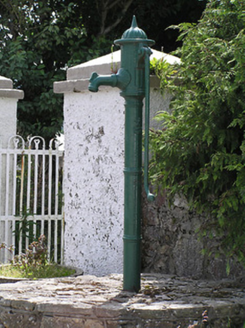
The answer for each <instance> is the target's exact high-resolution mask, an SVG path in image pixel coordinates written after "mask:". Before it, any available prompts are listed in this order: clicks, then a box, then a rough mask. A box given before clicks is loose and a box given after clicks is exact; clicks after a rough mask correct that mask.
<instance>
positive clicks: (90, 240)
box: [54, 50, 178, 275]
mask: <svg viewBox="0 0 245 328" xmlns="http://www.w3.org/2000/svg"><path fill="white" fill-rule="evenodd" d="M120 53H121V51H120V50H119V51H116V52H114V53H113V63H112V58H111V57H112V55H111V54H109V55H106V56H103V57H100V58H98V59H94V60H91V61H89V62H87V63H84V64H81V65H78V66H75V67H72V68H70V69H68V71H67V80H66V81H63V82H55V83H54V92H56V93H63V94H64V135H65V162H64V194H65V198H64V199H65V254H64V258H65V264H67V265H74V266H77V267H80V268H82V269H83V270H84V272H85V273H87V274H97V275H105V274H109V273H121V272H122V262H123V240H122V238H123V221H124V209H123V203H124V191H123V188H124V175H123V168H124V99H123V98H122V97H121V96H120V94H119V92H120V90H119V89H118V88H111V87H103V86H102V87H100V90H99V92H97V93H91V92H89V91H88V84H89V78H90V76H91V73H92V72H93V71H96V72H97V73H98V74H106V75H107V74H111V73H112V72H111V66H112V64H113V65H114V69H115V68H116V67H117V68H119V67H120ZM152 57H155V58H157V59H159V58H163V57H165V58H164V59H166V60H168V61H170V62H174V61H178V58H176V57H173V56H170V55H166V54H164V53H162V52H158V51H153V55H152ZM158 84H159V82H158V81H156V80H155V79H153V80H152V81H151V106H152V107H151V110H152V111H151V116H153V115H154V113H156V112H157V111H159V110H163V109H164V108H165V109H167V108H168V106H169V101H170V96H169V95H166V96H165V99H164V101H163V99H162V96H161V94H160V93H159V91H157V90H156V88H157V86H158ZM163 102H164V104H163Z"/></svg>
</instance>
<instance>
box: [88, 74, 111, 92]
mask: <svg viewBox="0 0 245 328" xmlns="http://www.w3.org/2000/svg"><path fill="white" fill-rule="evenodd" d="M89 82H90V83H89V86H88V89H89V91H92V92H97V91H98V90H99V86H100V85H110V86H111V87H115V86H116V85H117V76H116V74H112V75H98V74H97V73H95V72H94V73H92V75H91V78H90V80H89Z"/></svg>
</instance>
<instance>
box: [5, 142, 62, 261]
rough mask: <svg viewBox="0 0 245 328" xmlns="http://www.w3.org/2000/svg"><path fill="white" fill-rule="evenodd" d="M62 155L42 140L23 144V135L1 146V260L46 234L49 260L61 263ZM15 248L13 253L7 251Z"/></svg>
mask: <svg viewBox="0 0 245 328" xmlns="http://www.w3.org/2000/svg"><path fill="white" fill-rule="evenodd" d="M63 155H64V152H63V151H61V150H59V143H58V142H57V141H56V140H51V141H50V143H49V149H45V140H44V139H43V138H42V137H39V136H35V137H31V138H29V139H28V140H27V142H26V143H25V141H24V139H23V138H22V137H21V136H13V137H11V138H10V139H9V142H8V146H7V148H6V149H1V148H0V245H1V244H4V245H6V247H5V248H1V249H0V262H1V263H6V262H7V261H8V260H10V259H12V258H13V256H14V255H17V254H21V253H22V252H24V251H25V249H27V248H28V245H29V244H30V243H31V242H32V241H33V240H35V239H36V238H38V237H39V236H40V235H45V237H46V240H47V247H48V256H49V259H50V260H52V261H55V262H57V263H61V264H62V263H63V249H64V245H63V240H64V216H63V205H62V202H63V201H62V198H63V183H62V182H63V180H62V178H63V177H62V168H63ZM11 246H12V247H13V249H14V251H13V252H12V253H11V252H9V250H8V249H7V248H8V247H11Z"/></svg>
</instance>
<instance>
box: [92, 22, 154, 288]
mask: <svg viewBox="0 0 245 328" xmlns="http://www.w3.org/2000/svg"><path fill="white" fill-rule="evenodd" d="M114 43H115V44H116V45H119V46H120V47H121V68H120V69H119V71H118V73H117V74H112V75H108V76H107V75H98V74H97V73H92V75H91V78H90V84H89V86H88V89H89V90H90V91H92V92H97V91H98V89H99V86H100V85H109V86H112V87H118V88H119V89H121V92H120V95H121V96H122V97H123V98H124V99H125V161H124V163H125V166H124V236H123V241H124V263H123V289H124V290H128V291H134V292H138V291H139V290H140V271H141V251H140V250H141V184H142V109H143V99H144V98H145V152H144V187H145V190H146V194H147V199H148V200H149V201H153V200H154V195H152V194H151V193H150V191H149V187H148V162H149V160H148V138H149V92H150V90H149V89H150V87H149V85H150V84H149V78H150V74H149V57H150V55H151V49H150V48H149V46H151V45H153V44H154V41H153V40H149V39H147V36H146V34H145V32H144V31H143V30H142V29H140V28H138V26H137V22H136V18H135V16H134V17H133V20H132V25H131V27H130V28H129V29H128V30H126V31H125V32H124V33H123V35H122V38H121V39H120V40H115V41H114Z"/></svg>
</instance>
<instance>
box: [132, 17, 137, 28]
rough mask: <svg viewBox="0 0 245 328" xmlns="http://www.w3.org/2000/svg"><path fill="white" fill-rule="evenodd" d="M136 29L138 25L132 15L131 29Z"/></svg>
mask: <svg viewBox="0 0 245 328" xmlns="http://www.w3.org/2000/svg"><path fill="white" fill-rule="evenodd" d="M136 27H138V24H137V20H136V16H135V15H133V19H132V24H131V28H136Z"/></svg>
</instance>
